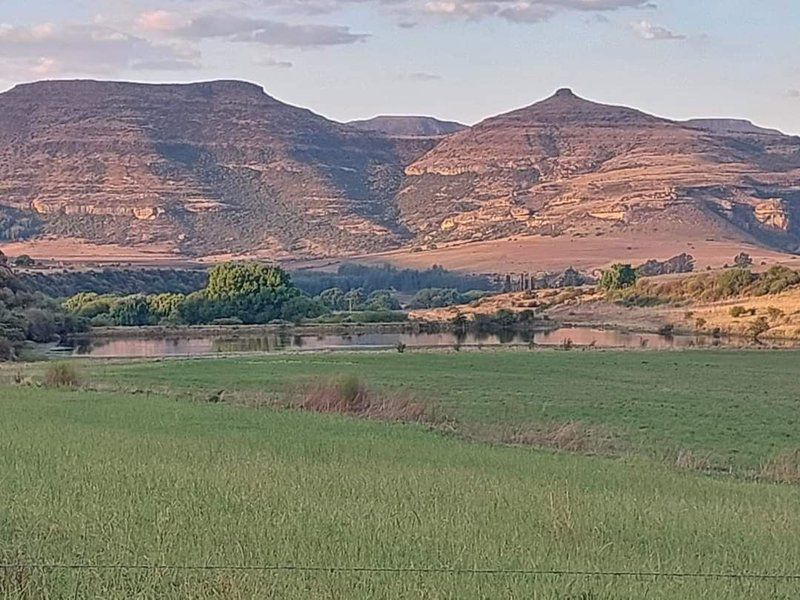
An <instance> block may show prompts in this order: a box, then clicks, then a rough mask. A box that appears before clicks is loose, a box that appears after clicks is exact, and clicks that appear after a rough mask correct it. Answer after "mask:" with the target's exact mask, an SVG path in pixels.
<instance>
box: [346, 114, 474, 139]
mask: <svg viewBox="0 0 800 600" xmlns="http://www.w3.org/2000/svg"><path fill="white" fill-rule="evenodd" d="M348 124H349V125H351V126H352V127H356V128H357V129H360V130H362V131H374V132H378V133H381V134H384V135H388V136H392V137H438V136H444V135H450V134H451V133H456V132H458V131H462V130H464V129H467V126H466V125H462V124H461V123H456V122H455V121H440V120H439V119H434V118H433V117H405V116H380V117H374V118H372V119H367V120H365V121H351V122H350V123H348Z"/></svg>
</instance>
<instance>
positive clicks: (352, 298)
mask: <svg viewBox="0 0 800 600" xmlns="http://www.w3.org/2000/svg"><path fill="white" fill-rule="evenodd" d="M366 299H367V297H366V294H364V290H363V288H357V289H354V290H350V291H349V292H347V293H346V294H345V295H344V308H345V310H348V311H350V312H353V311H354V310H362V309H363V308H364V302H365V301H366Z"/></svg>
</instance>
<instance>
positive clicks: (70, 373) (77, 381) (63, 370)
mask: <svg viewBox="0 0 800 600" xmlns="http://www.w3.org/2000/svg"><path fill="white" fill-rule="evenodd" d="M42 385H44V387H48V388H71V389H76V388H78V387H80V385H81V376H80V374H79V373H78V369H77V367H75V365H74V364H72V363H69V362H55V363H50V364H48V365H47V368H46V369H45V372H44V377H43V379H42Z"/></svg>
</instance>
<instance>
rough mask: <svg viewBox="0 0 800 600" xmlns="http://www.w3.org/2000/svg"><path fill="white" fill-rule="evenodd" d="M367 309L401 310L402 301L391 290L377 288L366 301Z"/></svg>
mask: <svg viewBox="0 0 800 600" xmlns="http://www.w3.org/2000/svg"><path fill="white" fill-rule="evenodd" d="M366 305H367V306H366V307H367V310H400V301H399V300H398V299H397V296H395V295H394V293H393V292H392V291H391V290H376V291H374V292H372V293H371V294H370V295H369V297H368V298H367V301H366Z"/></svg>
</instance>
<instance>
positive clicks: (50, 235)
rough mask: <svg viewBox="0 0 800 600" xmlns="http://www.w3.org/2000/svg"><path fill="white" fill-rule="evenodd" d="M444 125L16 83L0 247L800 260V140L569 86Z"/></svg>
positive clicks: (2, 127)
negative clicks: (513, 251) (520, 240)
mask: <svg viewBox="0 0 800 600" xmlns="http://www.w3.org/2000/svg"><path fill="white" fill-rule="evenodd" d="M448 127H450V128H452V127H453V126H451V125H449V124H442V123H441V122H438V121H432V120H429V119H427V118H424V117H413V118H399V119H398V118H389V120H388V121H383V120H378V121H372V122H371V124H370V125H364V124H363V123H360V124H355V125H354V124H341V123H336V122H333V121H330V120H328V119H326V118H324V117H322V116H319V115H316V114H314V113H312V112H310V111H308V110H305V109H301V108H296V107H293V106H290V105H287V104H284V103H282V102H280V101H278V100H276V99H275V98H273V97H271V96H269V95H267V94H266V93H265V92H264V90H263V89H261V88H260V87H258V86H255V85H253V84H248V83H243V82H236V81H213V82H206V83H197V84H185V85H145V84H133V83H116V82H97V81H51V82H40V83H33V84H26V85H20V86H17V87H16V88H14V89H12V90H10V91H8V92H5V93H2V94H0V241H1V240H2V239H3V238H5V239H6V240H8V239H19V238H26V237H31V236H33V237H35V238H41V237H46V238H47V239H51V240H55V241H56V242H60V241H63V242H64V243H66V242H67V241H69V240H87V241H89V242H92V243H94V244H100V245H102V246H101V247H102V248H106V249H108V253H109V254H108V256H109V257H110V256H116V255H115V254H113V253H114V252H118V250H114V249H112V247H111V246H110V245H111V244H116V245H117V246H116V248H120V247H121V248H125V249H141V248H146V249H151V248H160V249H161V248H166V249H167V250H166V251H167V252H168V253H171V254H169V255H170V256H176V257H210V258H212V259H213V258H220V257H224V256H230V255H255V256H263V257H269V258H309V257H342V256H353V255H370V254H375V253H379V252H383V251H386V250H395V249H397V250H400V251H402V252H406V253H408V254H409V256H410V255H411V253H412V251H414V252H415V253H416V257H415V258H414V260H418V261H426V260H427V261H429V262H428V266H429V264H431V262H430V261H436V260H437V256H435V255H433V254H431V255H428V254H427V253H423V254H424V255H423V254H419V253H418V252H417V251H418V250H420V249H423V248H427V249H428V250H431V249H433V248H437V249H438V250H442V249H443V248H442V246H443V245H444V246H447V245H449V244H450V243H453V244H457V245H461V246H465V247H467V248H469V247H471V248H473V249H474V251H473V250H465V251H464V252H462V255H461V256H462V257H463V256H467V257H468V261H472V263H473V264H479V263H480V264H482V265H486V264H487V261H486V260H483V261H482V262H481V261H480V260H479V259H480V256H478V254H479V253H484V255H485V252H486V251H487V248H489V247H490V246H491V243H493V240H499V239H503V238H508V239H512V238H515V237H517V236H539V238H536V239H540V238H541V236H549V237H551V238H555V237H560V238H562V239H563V240H568V241H569V242H570V243H571V242H573V241H575V242H576V244H574V245H577V242H578V241H580V240H581V239H586V240H587V241H591V242H592V243H591V244H588V246H587V248H588V247H589V246H591V250H590V252H592V253H596V252H597V250H596V248H598V247H601V246H602V244H603V241H604V240H609V242H608V243H610V240H612V239H614V240H617V241H616V242H615V243H617V244H619V240H623V242H621V247H622V248H625V247H626V244H625V242H624V240H628V239H650V238H652V237H653V236H656V235H657V236H660V237H661V238H664V239H667V240H668V241H670V243H673V242H674V245H675V246H677V247H681V248H682V249H681V250H679V252H683V251H685V247H686V244H687V243H692V242H698V241H699V242H702V241H704V240H709V239H722V238H724V239H725V240H727V242H733V243H734V244H735V243H737V241H740V242H747V243H750V244H759V245H761V246H764V247H770V248H777V249H784V250H790V251H796V250H798V248H800V138H797V137H790V136H785V135H782V134H780V133H778V132H772V131H770V130H762V129H761V128H758V127H756V126H752V125H744V124H742V123H741V122H738V121H737V122H730V121H722V122H721V121H717V120H714V121H713V122H709V121H707V120H703V121H693V122H691V123H680V122H675V121H670V120H668V119H663V118H659V117H655V116H652V115H648V114H646V113H643V112H641V111H638V110H635V109H632V108H627V107H623V106H610V105H604V104H598V103H595V102H591V101H589V100H585V99H582V98H579V97H578V96H576V95H575V94H574V93H573V92H572V91H570V90H567V89H563V90H559V91H558V92H557V93H556V94H555V95H554V96H552V97H550V98H547V99H545V100H543V101H541V102H538V103H536V104H533V105H531V106H528V107H525V108H521V109H519V110H515V111H512V112H509V113H506V114H502V115H499V116H496V117H492V118H490V119H487V120H485V121H483V122H481V123H479V124H478V125H475V126H474V127H471V128H466V129H460V130H459V131H455V132H454V133H450V134H448V135H443V132H446V131H448V130H449V129H448ZM544 239H547V238H544ZM474 242H481V244H474ZM487 244H488V246H487ZM610 247H611V246H609V248H610ZM614 247H615V248H619V247H620V246H619V245H617V246H614ZM670 247H672V246H670ZM496 248H499V246H496ZM676 249H677V248H676ZM438 250H437V251H438ZM15 251H16V252H21V251H24V248H20V247H19V246H17V247H16V248H15ZM72 251H75V250H74V247H73V250H72ZM494 251H495V250H492V252H494ZM48 252H52V253H48V254H46V255H44V257H46V258H47V257H56V258H57V257H58V256H59V251H58V250H57V249H55V250H48ZM78 252H81V250H80V249H79V250H78ZM102 252H105V250H102ZM126 252H127V250H126ZM470 252H474V253H475V256H472V255H471V254H470ZM679 252H676V253H679ZM614 254H615V257H618V256H619V252H617V251H616V250H615V251H614ZM593 255H594V254H593ZM498 256H500V255H498ZM653 257H655V256H647V258H653ZM660 257H661V258H666V256H660ZM611 258H614V257H611ZM504 260H505V258H503V257H502V256H500V258H498V259H497V261H496V262H497V264H496V268H497V269H498V270H503V268H506V265H505V264H504V263H503V261H504ZM598 262H600V261H598ZM464 264H466V263H464ZM493 264H494V263H493Z"/></svg>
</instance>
